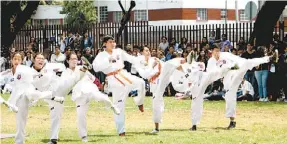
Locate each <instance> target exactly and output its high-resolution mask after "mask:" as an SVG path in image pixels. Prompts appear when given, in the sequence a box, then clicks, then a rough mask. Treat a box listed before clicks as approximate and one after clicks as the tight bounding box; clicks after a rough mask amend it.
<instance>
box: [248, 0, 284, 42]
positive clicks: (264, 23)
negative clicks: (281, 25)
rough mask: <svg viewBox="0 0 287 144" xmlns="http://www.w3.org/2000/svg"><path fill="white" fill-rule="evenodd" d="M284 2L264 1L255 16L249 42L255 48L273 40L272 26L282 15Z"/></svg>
mask: <svg viewBox="0 0 287 144" xmlns="http://www.w3.org/2000/svg"><path fill="white" fill-rule="evenodd" d="M286 5H287V2H286V1H266V2H265V4H264V5H263V6H262V8H261V10H260V11H259V13H258V15H257V19H256V21H255V24H254V29H253V32H252V34H251V37H250V39H249V42H250V43H252V44H254V43H255V46H263V45H268V44H270V43H271V42H272V40H273V31H274V26H275V25H276V23H277V21H278V19H279V17H280V15H281V14H282V12H283V10H284V9H285V6H286Z"/></svg>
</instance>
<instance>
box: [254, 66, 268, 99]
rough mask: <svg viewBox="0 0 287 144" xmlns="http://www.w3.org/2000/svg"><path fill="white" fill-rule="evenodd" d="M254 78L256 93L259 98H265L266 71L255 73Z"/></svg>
mask: <svg viewBox="0 0 287 144" xmlns="http://www.w3.org/2000/svg"><path fill="white" fill-rule="evenodd" d="M255 77H256V80H257V84H258V91H259V96H260V98H266V97H267V87H266V85H267V78H268V70H261V71H255Z"/></svg>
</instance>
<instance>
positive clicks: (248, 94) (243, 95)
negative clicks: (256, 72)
mask: <svg viewBox="0 0 287 144" xmlns="http://www.w3.org/2000/svg"><path fill="white" fill-rule="evenodd" d="M238 94H239V96H238V97H237V100H238V101H240V100H242V101H243V100H247V101H252V100H254V98H253V97H254V89H253V86H252V85H251V83H250V82H248V81H247V80H246V79H245V78H243V81H242V83H241V85H240V90H239V93H238Z"/></svg>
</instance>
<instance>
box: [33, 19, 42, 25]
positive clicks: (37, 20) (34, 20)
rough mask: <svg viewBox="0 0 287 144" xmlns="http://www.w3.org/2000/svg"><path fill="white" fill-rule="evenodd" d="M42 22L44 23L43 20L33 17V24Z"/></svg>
mask: <svg viewBox="0 0 287 144" xmlns="http://www.w3.org/2000/svg"><path fill="white" fill-rule="evenodd" d="M41 24H44V23H43V20H40V19H33V25H41Z"/></svg>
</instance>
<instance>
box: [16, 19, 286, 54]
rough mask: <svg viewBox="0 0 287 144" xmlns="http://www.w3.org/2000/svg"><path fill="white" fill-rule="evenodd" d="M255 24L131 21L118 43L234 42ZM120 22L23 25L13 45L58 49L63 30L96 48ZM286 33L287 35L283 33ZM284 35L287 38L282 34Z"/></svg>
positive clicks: (275, 31) (246, 35) (17, 47)
mask: <svg viewBox="0 0 287 144" xmlns="http://www.w3.org/2000/svg"><path fill="white" fill-rule="evenodd" d="M253 26H254V23H248V22H244V23H233V24H206V25H177V26H174V25H173V26H153V25H149V23H148V22H144V21H142V22H129V23H128V24H127V27H126V29H127V30H126V31H127V33H123V34H122V35H121V36H120V38H119V41H118V42H117V44H119V45H122V46H124V45H126V44H131V45H148V46H150V47H151V48H156V47H157V46H158V44H159V43H160V42H161V37H162V36H166V37H168V39H169V40H170V39H171V38H175V39H176V40H177V42H179V41H180V39H181V38H182V37H186V38H187V40H188V42H189V43H190V44H191V45H193V47H197V46H198V45H199V43H200V42H201V40H202V38H203V37H207V38H208V37H210V35H211V32H215V34H216V38H220V36H221V34H227V38H228V39H229V40H230V41H231V43H232V44H233V45H236V43H237V42H238V41H239V39H240V37H243V39H245V40H248V39H249V37H250V36H251V33H252V30H253ZM119 27H120V23H97V24H92V25H85V26H81V27H75V26H72V25H45V26H40V25H33V26H27V27H23V28H22V29H21V31H20V32H19V33H18V35H17V36H16V39H15V41H14V43H13V45H12V47H15V48H16V49H19V50H24V49H25V48H26V47H27V45H28V43H29V41H30V38H31V37H34V38H36V40H37V42H38V44H39V49H40V51H43V50H44V49H50V50H52V51H53V50H54V48H55V46H56V44H57V43H55V41H53V40H52V38H53V37H54V38H56V39H57V37H58V36H59V35H60V34H63V33H68V32H74V33H75V32H80V34H82V33H83V32H88V35H89V36H90V37H92V40H93V47H94V48H99V47H100V46H101V41H100V36H101V35H107V34H109V35H114V36H115V35H116V33H117V32H118V29H119ZM281 27H282V26H281ZM283 27H284V25H283ZM282 33H283V34H282ZM274 34H278V35H280V38H281V37H282V36H283V35H284V28H283V31H282V30H281V31H280V34H279V28H278V27H275V28H274ZM282 38H283V37H282Z"/></svg>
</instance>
